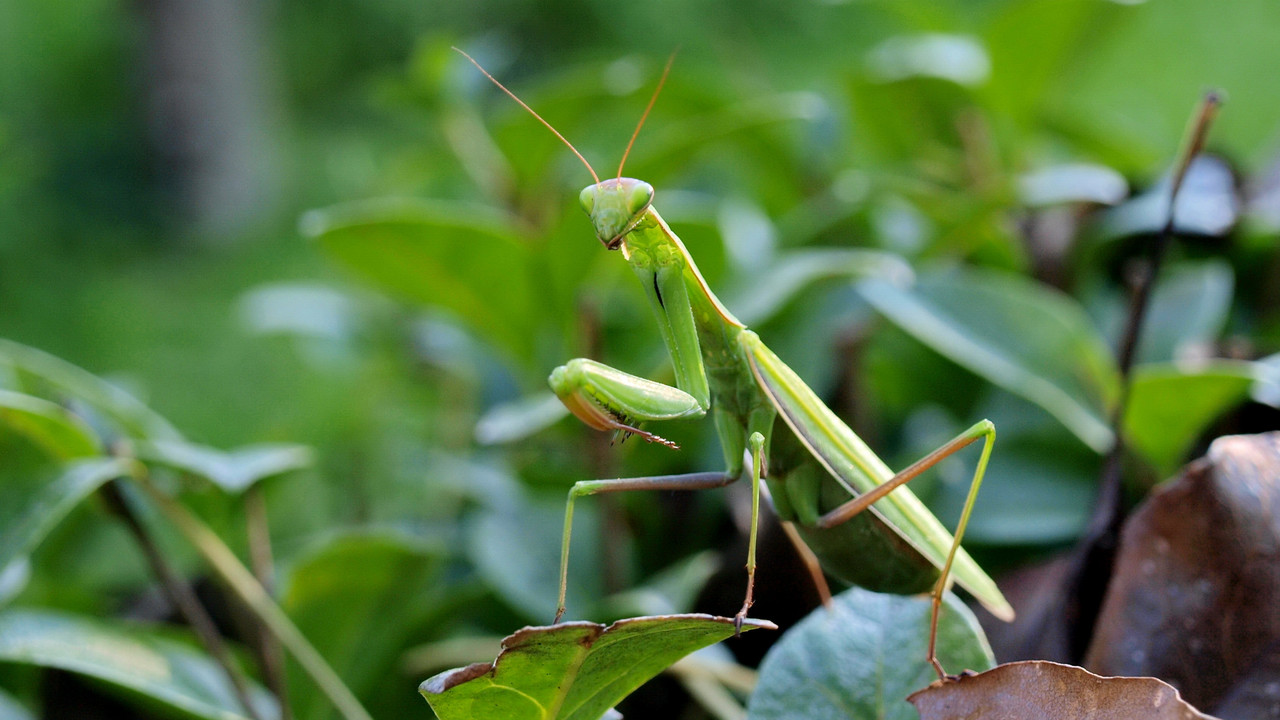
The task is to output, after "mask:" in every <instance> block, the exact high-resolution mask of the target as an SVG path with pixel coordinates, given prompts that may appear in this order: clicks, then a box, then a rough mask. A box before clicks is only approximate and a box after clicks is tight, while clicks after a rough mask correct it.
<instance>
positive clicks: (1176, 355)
mask: <svg viewBox="0 0 1280 720" xmlns="http://www.w3.org/2000/svg"><path fill="white" fill-rule="evenodd" d="M1234 294H1235V275H1234V273H1233V272H1232V270H1231V266H1230V265H1228V264H1227V263H1226V262H1224V261H1222V260H1207V261H1204V262H1198V263H1184V264H1181V265H1178V266H1175V267H1173V268H1170V272H1168V273H1167V274H1166V275H1165V276H1164V277H1163V278H1161V279H1160V281H1159V282H1158V284H1157V285H1156V288H1155V291H1154V292H1153V293H1152V296H1151V306H1150V309H1149V312H1148V313H1147V317H1146V319H1145V320H1143V327H1142V339H1141V340H1140V341H1139V344H1138V362H1143V363H1146V362H1168V361H1171V360H1181V359H1183V358H1184V357H1185V356H1187V355H1188V354H1191V355H1192V356H1196V355H1199V356H1200V357H1203V356H1205V355H1207V354H1209V351H1208V350H1207V349H1206V348H1209V347H1211V346H1212V345H1213V343H1215V342H1217V340H1218V337H1219V335H1221V334H1222V329H1223V327H1225V326H1226V324H1227V316H1228V315H1229V314H1230V312H1231V298H1232V296H1233V295H1234ZM1115 337H1119V335H1116V336H1115Z"/></svg>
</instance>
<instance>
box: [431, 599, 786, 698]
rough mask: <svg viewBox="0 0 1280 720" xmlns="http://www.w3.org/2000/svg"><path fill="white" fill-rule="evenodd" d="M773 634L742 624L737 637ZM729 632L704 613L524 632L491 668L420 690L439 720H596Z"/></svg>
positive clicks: (444, 676) (454, 674)
mask: <svg viewBox="0 0 1280 720" xmlns="http://www.w3.org/2000/svg"><path fill="white" fill-rule="evenodd" d="M757 628H770V629H773V628H774V625H773V624H772V623H769V622H767V621H764V620H747V621H746V624H744V625H743V627H742V630H743V632H747V631H749V630H755V629H757ZM733 634H734V625H733V621H732V620H731V619H729V618H717V617H712V616H710V615H668V616H656V617H639V618H630V619H627V620H619V621H618V622H616V623H614V624H613V625H609V626H604V625H597V624H595V623H588V622H571V623H563V624H560V625H552V626H549V627H528V628H524V629H523V630H519V631H517V632H516V633H515V634H514V635H511V636H510V637H508V638H506V639H505V640H503V643H502V652H501V653H500V654H499V655H498V659H497V660H495V661H494V662H493V663H477V664H475V665H470V666H468V667H464V668H458V669H456V670H450V671H448V672H444V673H441V674H439V675H436V676H435V677H433V678H431V679H429V680H427V681H426V682H424V683H422V687H421V692H422V694H423V695H424V696H425V697H426V698H427V702H429V703H431V708H432V709H433V710H435V712H436V715H438V716H439V717H440V719H441V720H526V719H527V720H597V719H598V718H600V717H601V716H604V715H605V713H606V712H607V711H608V710H609V709H610V708H611V707H613V706H614V705H616V704H617V703H618V702H619V701H620V700H622V699H623V698H625V697H626V696H627V695H629V694H631V692H632V691H634V690H635V689H636V688H638V687H640V686H641V685H642V684H644V683H645V681H647V680H648V679H649V678H651V677H653V676H654V675H657V674H658V673H659V672H661V671H662V670H663V669H664V668H666V667H668V666H670V665H671V664H672V663H674V662H675V661H676V660H679V659H680V658H682V657H684V656H685V655H688V654H689V653H691V652H693V651H694V650H697V649H699V648H703V647H706V646H708V645H711V644H713V643H717V642H720V641H721V640H725V639H727V638H729V637H732V636H733Z"/></svg>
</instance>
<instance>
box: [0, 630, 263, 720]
mask: <svg viewBox="0 0 1280 720" xmlns="http://www.w3.org/2000/svg"><path fill="white" fill-rule="evenodd" d="M0 662H11V663H21V664H26V665H38V666H40V667H50V668H58V669H61V670H67V671H69V672H74V673H79V674H81V675H86V676H89V677H91V678H94V679H96V680H101V681H103V682H105V683H107V684H109V685H112V686H115V687H117V688H120V689H122V690H124V691H126V692H127V693H129V694H137V695H141V696H142V697H144V698H146V699H147V700H148V701H149V704H151V705H152V706H154V705H155V704H159V706H161V707H162V708H163V709H164V710H166V711H167V714H168V715H170V716H172V717H180V718H199V719H202V720H241V719H242V718H246V717H247V716H246V714H245V712H244V710H243V708H242V706H241V705H240V704H239V702H238V701H237V700H236V698H235V695H234V694H233V692H232V689H231V683H230V681H228V680H227V677H226V674H225V673H224V672H223V670H222V668H221V667H219V666H218V665H217V664H216V663H215V662H214V661H213V660H212V659H210V658H209V657H208V656H206V655H204V654H203V653H200V652H198V651H196V650H195V649H194V648H192V647H191V646H189V645H186V644H184V643H180V642H177V641H175V640H171V639H168V638H166V637H162V636H160V635H158V634H156V633H154V632H152V631H148V630H146V629H145V628H142V627H139V626H129V625H124V624H115V623H105V622H102V621H99V620H91V619H89V618H84V617H79V616H76V615H70V614H66V613H59V612H52V611H46V610H16V609H15V610H5V611H3V612H0ZM250 693H251V697H252V698H253V703H254V706H255V708H256V709H257V710H258V712H259V713H260V714H261V716H262V717H264V718H268V719H271V718H278V717H279V716H280V712H279V709H278V708H277V707H276V705H275V702H274V701H273V700H272V699H271V697H270V696H269V695H268V694H267V693H266V692H265V691H263V690H262V689H260V688H258V687H253V688H251V691H250Z"/></svg>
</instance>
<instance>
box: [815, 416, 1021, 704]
mask: <svg viewBox="0 0 1280 720" xmlns="http://www.w3.org/2000/svg"><path fill="white" fill-rule="evenodd" d="M995 439H996V428H995V425H993V424H992V423H991V421H990V420H983V421H981V422H979V423H977V424H975V425H974V426H973V427H971V428H969V429H968V430H965V431H964V432H963V433H960V434H959V435H957V436H956V437H955V438H953V439H952V440H950V441H948V442H947V443H946V444H944V445H942V447H939V448H938V449H937V450H934V451H933V452H931V453H929V454H928V455H926V456H924V457H923V458H921V459H920V460H917V461H916V462H914V463H912V464H911V465H910V466H909V467H907V468H905V469H904V470H902V471H901V472H899V473H898V474H897V475H894V476H893V477H891V478H889V479H888V480H886V481H885V482H884V483H883V484H882V485H879V486H878V487H876V489H874V490H872V491H871V492H868V493H864V494H862V495H859V496H858V497H856V498H854V499H852V500H850V501H849V502H847V503H845V504H843V505H841V506H840V507H838V508H836V509H835V510H832V511H831V512H829V513H827V514H825V515H823V516H822V517H821V518H819V519H818V525H819V526H820V527H823V528H831V527H834V526H836V525H839V524H840V523H843V522H846V521H848V520H849V519H850V518H852V517H854V516H855V515H857V514H858V513H860V512H862V511H863V510H866V509H867V508H869V507H871V506H872V505H873V504H875V503H876V502H877V501H879V500H880V499H882V498H884V496H886V495H888V494H889V493H891V492H893V490H894V489H896V488H898V487H900V486H902V485H905V484H906V483H908V482H910V481H911V480H912V479H914V478H916V477H919V476H920V474H921V473H923V472H924V471H925V470H928V469H929V468H931V467H933V466H934V465H936V464H938V462H940V461H941V460H943V459H945V458H947V457H949V456H951V455H952V454H954V453H955V452H957V451H958V450H960V449H962V448H965V447H968V446H969V445H970V444H972V443H974V442H976V441H977V440H982V441H983V442H982V455H981V456H980V457H979V458H978V465H977V467H976V468H975V469H974V472H973V480H972V481H971V482H970V483H969V494H968V496H967V497H966V498H965V501H964V510H963V511H962V512H961V513H960V521H959V522H958V523H956V530H955V534H954V539H953V540H952V542H951V548H950V550H949V551H948V552H947V559H946V562H944V563H943V565H942V567H941V568H940V569H939V570H940V572H939V574H938V581H937V583H935V584H934V587H933V592H932V601H933V607H932V611H931V614H930V619H929V651H928V658H927V659H928V661H929V664H930V665H932V666H933V669H934V670H935V671H936V672H937V673H938V678H939V679H943V678H946V677H947V673H946V671H945V670H943V668H942V663H940V662H938V654H937V648H938V616H939V614H940V612H941V610H942V595H943V593H945V592H946V590H947V587H948V585H949V580H950V575H951V565H952V563H953V562H954V561H955V558H956V552H957V551H958V550H959V549H960V540H961V538H963V537H964V531H965V527H966V526H968V524H969V515H970V514H971V513H972V511H973V505H974V502H975V501H976V500H977V497H978V488H979V487H981V485H982V477H983V475H985V474H986V471H987V461H988V460H989V459H990V457H991V445H992V443H993V442H995Z"/></svg>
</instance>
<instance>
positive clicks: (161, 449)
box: [135, 440, 313, 495]
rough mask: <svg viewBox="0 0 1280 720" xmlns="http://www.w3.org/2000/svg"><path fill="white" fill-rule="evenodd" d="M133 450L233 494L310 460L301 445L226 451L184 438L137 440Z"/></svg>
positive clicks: (304, 465)
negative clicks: (140, 441)
mask: <svg viewBox="0 0 1280 720" xmlns="http://www.w3.org/2000/svg"><path fill="white" fill-rule="evenodd" d="M135 452H136V453H137V456H138V458H139V459H140V460H143V461H146V462H150V463H157V464H159V465H165V466H168V467H172V468H175V469H178V470H182V471H183V472H188V473H191V474H192V475H197V476H199V477H202V478H204V479H206V480H208V481H210V482H212V483H213V484H214V485H217V486H218V487H220V488H222V489H223V490H224V491H226V492H228V493H231V494H233V495H237V494H239V493H242V492H244V491H245V490H247V489H249V487H250V486H251V485H253V484H254V483H256V482H258V481H259V480H264V479H266V478H269V477H274V476H276V475H283V474H284V473H288V472H293V471H294V470H301V469H303V468H306V467H310V466H311V463H312V461H313V458H312V455H311V449H310V448H307V447H305V446H303V445H283V444H281V445H253V446H249V447H242V448H237V449H235V450H231V451H229V452H228V451H223V450H218V449H217V448H211V447H208V446H206V445H198V444H196V443H191V442H187V441H185V440H156V441H154V442H142V443H138V446H137V448H136V450H135Z"/></svg>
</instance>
